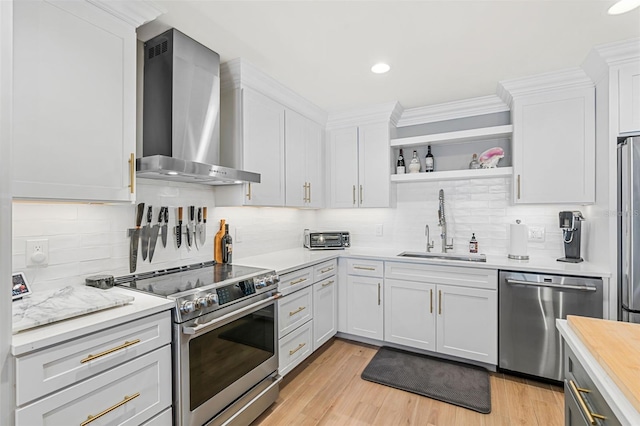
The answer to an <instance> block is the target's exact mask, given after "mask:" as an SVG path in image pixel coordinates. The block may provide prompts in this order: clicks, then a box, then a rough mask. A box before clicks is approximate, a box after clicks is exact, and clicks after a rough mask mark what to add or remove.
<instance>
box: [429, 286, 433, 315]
mask: <svg viewBox="0 0 640 426" xmlns="http://www.w3.org/2000/svg"><path fill="white" fill-rule="evenodd" d="M429 313H430V314H432V313H433V289H432V288H430V289H429Z"/></svg>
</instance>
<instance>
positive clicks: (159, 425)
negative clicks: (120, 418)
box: [142, 407, 173, 426]
mask: <svg viewBox="0 0 640 426" xmlns="http://www.w3.org/2000/svg"><path fill="white" fill-rule="evenodd" d="M172 424H173V410H172V409H171V407H169V408H167V409H166V410H164V411H163V412H162V413H160V414H158V415H157V416H155V417H154V418H152V419H150V420H149V421H146V422H144V423H143V424H142V426H171V425H172Z"/></svg>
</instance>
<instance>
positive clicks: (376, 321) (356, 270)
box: [346, 259, 384, 340]
mask: <svg viewBox="0 0 640 426" xmlns="http://www.w3.org/2000/svg"><path fill="white" fill-rule="evenodd" d="M382 271H383V262H381V261H377V260H360V259H347V274H348V275H347V282H346V297H347V300H346V316H347V318H346V332H347V333H349V334H353V335H356V336H362V337H368V338H370V339H377V340H382V337H383V335H384V322H383V315H384V312H383V297H384V295H383V288H382V285H383V281H384V280H383V274H382ZM356 274H357V275H356Z"/></svg>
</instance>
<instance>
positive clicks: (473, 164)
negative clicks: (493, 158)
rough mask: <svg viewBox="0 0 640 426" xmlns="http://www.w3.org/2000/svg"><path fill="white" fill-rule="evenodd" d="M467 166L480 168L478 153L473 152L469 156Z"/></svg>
mask: <svg viewBox="0 0 640 426" xmlns="http://www.w3.org/2000/svg"><path fill="white" fill-rule="evenodd" d="M469 168H470V169H479V168H480V163H479V162H478V154H473V157H472V158H471V162H470V163H469Z"/></svg>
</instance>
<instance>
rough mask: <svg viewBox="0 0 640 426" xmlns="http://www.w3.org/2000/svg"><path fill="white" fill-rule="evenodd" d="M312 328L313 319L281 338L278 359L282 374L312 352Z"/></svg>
mask: <svg viewBox="0 0 640 426" xmlns="http://www.w3.org/2000/svg"><path fill="white" fill-rule="evenodd" d="M312 329H313V320H311V321H309V322H308V323H306V324H304V325H303V326H301V327H300V328H297V329H296V330H294V331H293V332H291V333H289V335H288V336H286V337H283V338H282V339H280V344H279V348H278V349H279V355H278V360H279V365H280V368H279V372H280V375H281V376H284V375H285V374H287V373H288V372H289V371H291V370H293V369H294V368H295V367H296V366H297V365H298V364H300V363H301V362H302V361H304V359H305V358H306V357H308V356H309V355H310V354H311V352H312V350H313V347H312V346H313V343H312V342H313V336H312V334H313V333H312Z"/></svg>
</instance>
